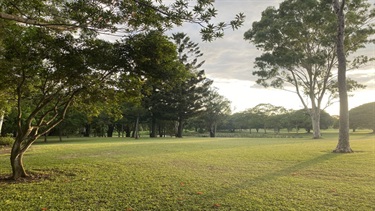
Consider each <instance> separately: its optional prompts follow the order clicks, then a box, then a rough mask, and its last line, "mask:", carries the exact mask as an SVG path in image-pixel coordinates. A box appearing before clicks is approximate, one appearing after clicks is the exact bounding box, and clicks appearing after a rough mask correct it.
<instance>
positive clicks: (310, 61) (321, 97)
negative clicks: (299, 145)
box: [244, 0, 374, 138]
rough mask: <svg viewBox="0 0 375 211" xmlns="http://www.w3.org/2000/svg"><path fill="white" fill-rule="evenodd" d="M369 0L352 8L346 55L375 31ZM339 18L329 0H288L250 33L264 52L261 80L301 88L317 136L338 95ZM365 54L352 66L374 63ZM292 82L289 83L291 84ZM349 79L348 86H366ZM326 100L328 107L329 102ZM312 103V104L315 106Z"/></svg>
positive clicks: (298, 90)
mask: <svg viewBox="0 0 375 211" xmlns="http://www.w3.org/2000/svg"><path fill="white" fill-rule="evenodd" d="M369 6H370V5H369V4H368V3H367V2H366V1H365V0H359V1H353V2H351V6H350V7H349V8H348V11H350V14H351V15H350V16H348V17H347V19H346V21H347V23H346V24H347V26H348V27H347V31H348V33H347V34H346V37H345V40H346V41H345V42H346V43H350V46H349V47H348V48H346V50H345V54H346V55H349V54H352V53H354V52H356V51H357V50H358V49H359V48H363V47H364V44H366V43H367V42H368V38H369V37H370V36H371V35H372V34H373V33H374V31H373V29H372V25H371V24H367V21H368V20H369V19H370V18H372V14H371V13H372V12H373V11H371V10H370V9H369ZM335 29H336V21H335V15H334V14H333V13H332V9H331V2H330V1H327V0H321V1H319V0H286V1H284V2H282V3H281V4H280V7H279V8H278V9H275V8H272V7H269V8H267V9H266V10H265V11H263V13H262V18H261V20H260V21H258V22H254V23H253V25H252V29H250V30H248V31H247V32H246V33H245V35H244V37H245V39H246V40H249V41H250V42H252V43H254V44H255V46H256V47H257V48H258V49H260V50H262V51H263V52H264V53H263V54H262V55H261V56H259V57H257V58H256V60H255V68H257V70H256V71H254V72H253V74H254V75H256V76H258V77H259V79H258V80H257V83H258V84H261V85H263V86H265V87H268V86H271V87H275V88H281V89H286V90H288V91H292V92H295V93H296V94H297V95H298V97H299V99H300V100H301V102H302V104H303V106H304V107H305V109H306V111H309V114H310V116H311V121H312V124H313V130H314V134H313V137H314V138H320V136H321V134H320V128H319V125H320V124H319V121H320V110H321V109H324V108H325V107H327V106H329V105H330V104H331V103H332V102H333V100H334V99H336V98H337V81H336V78H335V77H334V76H335V75H334V74H333V73H332V70H333V69H334V68H335V67H336V65H337V55H336V42H335V40H336V39H335V37H336V30H335ZM368 61H369V59H368V58H367V57H365V56H359V57H356V58H354V59H353V61H352V63H351V68H358V67H359V66H360V65H363V64H365V63H366V62H368ZM285 84H287V86H285ZM362 87H363V86H361V85H359V84H358V83H357V82H355V81H353V80H349V79H348V91H351V90H354V89H356V88H362ZM324 102H326V106H324ZM310 108H311V109H310Z"/></svg>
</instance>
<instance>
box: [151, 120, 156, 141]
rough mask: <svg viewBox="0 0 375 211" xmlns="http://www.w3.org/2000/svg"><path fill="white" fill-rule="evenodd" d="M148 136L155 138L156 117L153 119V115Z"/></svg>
mask: <svg viewBox="0 0 375 211" xmlns="http://www.w3.org/2000/svg"><path fill="white" fill-rule="evenodd" d="M150 137H151V138H156V119H155V117H152V120H151V131H150Z"/></svg>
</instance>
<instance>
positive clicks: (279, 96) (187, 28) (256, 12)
mask: <svg viewBox="0 0 375 211" xmlns="http://www.w3.org/2000/svg"><path fill="white" fill-rule="evenodd" d="M281 2H282V0H216V2H215V7H216V9H218V13H219V16H218V18H217V19H218V21H228V20H231V19H233V17H234V16H235V14H236V13H239V12H243V13H244V14H245V15H246V20H245V23H244V25H243V27H241V28H240V29H239V30H237V31H231V30H228V31H226V34H225V36H224V38H223V39H219V40H216V41H213V42H211V43H202V42H201V41H200V35H199V28H198V26H196V25H193V24H185V25H184V26H183V27H179V28H178V29H176V30H177V31H182V32H185V33H187V34H188V35H189V36H190V37H191V39H192V40H194V41H195V42H197V43H199V44H200V45H199V46H200V48H201V50H202V52H203V53H204V56H203V57H202V60H205V64H204V66H203V69H204V70H205V71H206V75H207V77H208V78H210V79H213V80H214V86H215V87H217V88H218V90H219V93H220V94H222V95H223V96H225V97H226V98H228V99H229V100H230V101H231V102H232V110H233V111H234V112H238V111H243V110H245V109H247V108H252V107H254V106H256V105H258V104H259V103H271V104H273V105H276V106H284V107H285V108H287V109H301V108H303V106H302V103H301V102H300V100H299V99H298V97H297V95H296V94H295V93H291V92H287V91H282V90H277V89H266V88H263V87H260V86H258V85H256V83H255V80H256V77H254V76H253V75H252V70H253V66H254V64H253V62H254V59H255V57H257V56H259V55H260V54H261V52H260V51H257V50H256V48H255V47H254V46H253V45H252V44H251V43H249V42H248V41H245V40H244V39H243V34H244V33H245V32H246V31H247V30H249V29H250V28H251V25H252V23H253V22H254V21H259V20H260V17H261V12H262V11H263V10H265V9H266V8H267V7H268V6H274V7H276V8H277V7H278V5H279V4H280V3H281ZM370 2H371V3H372V4H374V3H375V0H370ZM362 52H363V53H364V54H367V55H370V56H373V57H375V47H374V46H369V47H367V48H366V49H365V50H363V51H362ZM348 76H349V77H352V78H353V79H356V80H358V81H360V82H362V83H365V84H366V85H367V88H366V89H364V90H361V91H357V92H355V93H353V94H354V96H353V97H351V98H349V107H350V108H353V107H356V106H359V105H362V104H364V103H367V102H372V101H375V97H374V96H375V65H374V63H372V64H370V65H368V66H367V67H365V68H362V69H361V70H355V71H352V72H349V73H348ZM326 111H327V112H329V113H330V114H338V113H339V105H338V103H335V104H334V105H332V106H330V107H328V108H327V109H326Z"/></svg>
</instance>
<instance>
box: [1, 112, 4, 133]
mask: <svg viewBox="0 0 375 211" xmlns="http://www.w3.org/2000/svg"><path fill="white" fill-rule="evenodd" d="M4 115H5V112H4V111H0V135H1V130H2V128H3V123H4Z"/></svg>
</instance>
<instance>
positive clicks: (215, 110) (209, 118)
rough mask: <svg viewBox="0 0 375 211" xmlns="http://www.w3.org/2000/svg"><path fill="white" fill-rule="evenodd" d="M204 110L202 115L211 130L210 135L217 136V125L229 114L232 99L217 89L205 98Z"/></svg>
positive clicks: (212, 90)
mask: <svg viewBox="0 0 375 211" xmlns="http://www.w3.org/2000/svg"><path fill="white" fill-rule="evenodd" d="M204 108H205V110H204V112H203V113H202V114H201V115H200V118H202V119H203V120H204V121H205V123H206V126H207V128H208V130H209V132H210V137H216V129H217V125H218V124H219V123H220V122H221V121H222V120H223V118H224V117H225V116H226V115H229V114H230V112H231V110H230V101H229V100H227V99H226V98H225V97H223V96H221V95H220V94H219V93H218V92H217V91H216V90H215V89H211V90H210V93H209V95H208V96H207V97H205V99H204Z"/></svg>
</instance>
